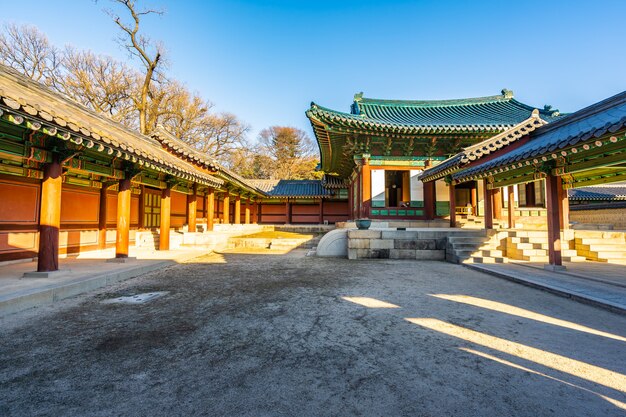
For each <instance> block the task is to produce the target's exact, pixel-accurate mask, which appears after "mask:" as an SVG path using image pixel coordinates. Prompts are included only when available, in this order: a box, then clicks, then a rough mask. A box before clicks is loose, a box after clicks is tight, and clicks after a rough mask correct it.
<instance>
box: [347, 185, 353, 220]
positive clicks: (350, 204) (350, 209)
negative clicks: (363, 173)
mask: <svg viewBox="0 0 626 417" xmlns="http://www.w3.org/2000/svg"><path fill="white" fill-rule="evenodd" d="M353 195H354V183H353V182H352V181H350V185H349V186H348V220H353V219H354V201H353V198H352V196H353Z"/></svg>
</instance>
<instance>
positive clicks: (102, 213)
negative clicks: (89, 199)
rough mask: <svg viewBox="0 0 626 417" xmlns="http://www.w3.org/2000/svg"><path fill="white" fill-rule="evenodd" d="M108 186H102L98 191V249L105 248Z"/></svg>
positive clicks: (104, 184)
mask: <svg viewBox="0 0 626 417" xmlns="http://www.w3.org/2000/svg"><path fill="white" fill-rule="evenodd" d="M108 188H109V187H108V185H107V184H106V183H103V184H102V188H101V189H100V209H99V210H98V249H106V247H107V195H108V192H107V190H108Z"/></svg>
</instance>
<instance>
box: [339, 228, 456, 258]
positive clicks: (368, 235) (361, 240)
mask: <svg viewBox="0 0 626 417" xmlns="http://www.w3.org/2000/svg"><path fill="white" fill-rule="evenodd" d="M448 233H449V232H446V231H434V230H428V231H411V230H349V231H348V259H420V260H438V261H442V260H444V259H445V256H446V251H445V248H446V241H447V239H446V238H447V235H448Z"/></svg>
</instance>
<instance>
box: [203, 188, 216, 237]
mask: <svg viewBox="0 0 626 417" xmlns="http://www.w3.org/2000/svg"><path fill="white" fill-rule="evenodd" d="M204 205H205V206H206V213H207V214H206V228H207V230H208V231H209V232H210V231H212V230H213V219H214V217H215V190H213V188H209V193H208V194H207V196H206V203H204Z"/></svg>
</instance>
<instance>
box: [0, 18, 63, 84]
mask: <svg viewBox="0 0 626 417" xmlns="http://www.w3.org/2000/svg"><path fill="white" fill-rule="evenodd" d="M0 62H2V63H3V64H4V65H7V66H9V67H12V68H14V69H16V70H17V71H19V72H21V73H22V74H24V75H26V76H28V77H30V78H32V79H33V80H35V81H39V82H42V83H45V84H47V85H50V86H53V87H54V86H55V84H56V81H57V80H58V77H59V71H60V70H61V65H62V59H61V53H60V52H59V50H58V49H57V48H55V47H54V46H53V45H51V44H50V42H49V41H48V38H47V37H46V35H45V34H43V33H42V32H40V31H39V29H37V28H36V27H34V26H29V25H22V26H20V25H17V24H15V23H8V24H5V25H4V27H3V33H0Z"/></svg>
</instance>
